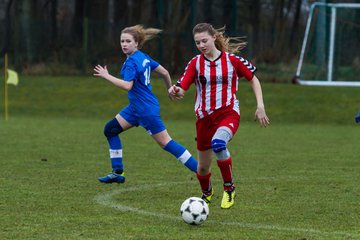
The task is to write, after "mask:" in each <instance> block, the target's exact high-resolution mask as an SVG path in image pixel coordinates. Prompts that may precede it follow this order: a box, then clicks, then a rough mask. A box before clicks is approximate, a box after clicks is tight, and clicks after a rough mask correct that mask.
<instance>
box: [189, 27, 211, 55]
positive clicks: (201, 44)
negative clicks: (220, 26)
mask: <svg viewBox="0 0 360 240" xmlns="http://www.w3.org/2000/svg"><path fill="white" fill-rule="evenodd" d="M215 39H216V38H215V36H211V35H210V34H209V33H208V32H201V33H195V34H194V41H195V44H196V47H197V48H198V49H199V51H200V52H201V53H203V54H205V55H208V54H209V53H211V52H213V51H214V49H215Z"/></svg>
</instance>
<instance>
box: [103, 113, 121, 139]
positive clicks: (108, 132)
mask: <svg viewBox="0 0 360 240" xmlns="http://www.w3.org/2000/svg"><path fill="white" fill-rule="evenodd" d="M122 131H123V129H122V127H121V126H120V124H119V122H118V121H117V119H116V118H113V119H111V120H110V121H109V122H107V123H106V125H105V127H104V135H105V136H106V137H107V138H112V137H115V136H117V135H119V133H121V132H122Z"/></svg>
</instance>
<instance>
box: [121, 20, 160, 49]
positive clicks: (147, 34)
mask: <svg viewBox="0 0 360 240" xmlns="http://www.w3.org/2000/svg"><path fill="white" fill-rule="evenodd" d="M161 32H162V30H161V29H157V28H144V26H142V25H135V26H131V27H126V28H124V29H123V30H122V31H121V33H128V34H130V35H132V36H133V37H134V40H135V42H137V43H138V49H140V48H142V46H143V45H144V43H145V42H147V41H149V40H150V39H153V38H154V37H156V35H157V34H159V33H161Z"/></svg>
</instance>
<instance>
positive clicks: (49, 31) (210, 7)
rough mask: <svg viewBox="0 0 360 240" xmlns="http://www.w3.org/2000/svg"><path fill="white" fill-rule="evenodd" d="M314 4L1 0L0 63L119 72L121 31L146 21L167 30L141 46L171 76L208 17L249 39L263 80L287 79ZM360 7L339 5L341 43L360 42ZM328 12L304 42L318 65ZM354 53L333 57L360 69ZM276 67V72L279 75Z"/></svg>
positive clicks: (23, 69)
mask: <svg viewBox="0 0 360 240" xmlns="http://www.w3.org/2000/svg"><path fill="white" fill-rule="evenodd" d="M313 2H314V1H308V0H238V1H237V0H227V1H223V0H31V1H30V0H0V36H1V37H0V49H1V60H0V63H1V64H2V62H3V55H4V53H5V52H7V53H8V54H9V61H10V63H9V65H10V66H11V67H12V68H14V69H16V70H17V71H18V72H20V73H21V74H31V75H37V74H45V75H82V74H88V73H89V72H91V70H92V67H93V65H95V64H97V63H101V64H107V65H109V67H110V69H111V68H112V69H113V70H116V71H119V67H120V65H121V63H122V62H123V60H124V57H125V56H124V55H123V54H122V52H121V49H120V44H119V36H120V32H121V30H122V29H123V28H124V27H127V26H132V25H135V24H143V25H144V26H146V27H156V28H161V29H163V30H164V31H163V33H162V34H161V35H160V36H159V38H157V39H155V40H152V41H150V42H149V43H147V44H146V45H145V46H144V48H143V50H144V51H145V52H147V53H149V54H150V55H151V56H152V57H153V58H154V59H156V60H157V61H159V62H160V63H161V64H162V65H163V66H165V67H166V68H167V69H168V70H169V71H170V72H171V73H172V74H175V75H176V74H180V73H181V72H182V71H183V69H184V67H185V66H186V64H187V62H188V61H189V60H190V59H191V58H192V57H193V56H194V55H195V54H197V50H196V47H195V45H194V43H193V37H192V33H191V32H192V28H193V26H194V25H195V24H197V23H199V22H209V23H212V24H213V26H214V27H215V28H220V27H223V26H226V29H227V30H226V34H227V35H228V36H244V37H246V41H247V42H248V47H247V48H246V49H245V50H244V51H243V52H242V53H241V55H242V56H243V57H245V58H248V59H249V60H251V61H252V62H254V63H255V65H257V66H258V68H259V69H262V70H263V71H262V74H263V80H264V81H270V82H291V78H292V76H293V75H294V74H295V70H296V64H297V62H298V58H299V52H300V50H301V45H302V41H303V37H304V31H305V26H306V21H307V17H308V15H309V8H310V5H311V4H312V3H313ZM317 2H324V3H325V2H326V3H332V2H337V3H339V2H342V3H347V2H354V1H317ZM359 12H360V11H345V10H344V11H343V12H339V13H338V17H337V22H338V23H337V24H338V25H337V31H339V32H340V33H341V32H343V33H344V34H342V35H343V36H344V38H343V39H344V40H342V41H343V42H342V44H343V45H344V41H346V39H348V42H346V46H352V47H354V46H357V45H359V44H358V43H359V38H360V36H359V35H360V34H359V33H360V31H359V28H360V14H359ZM317 16H319V17H317ZM329 16H330V9H327V10H326V9H324V11H323V13H322V14H318V15H316V14H315V17H314V18H316V19H317V20H318V21H316V22H315V24H320V27H319V26H317V27H314V28H313V29H312V30H311V32H310V37H309V38H310V40H309V42H310V43H311V44H312V45H314V44H315V45H316V44H317V46H315V45H314V46H313V47H312V45H311V44H309V49H311V48H315V47H316V48H317V49H319V46H320V50H316V51H309V52H310V53H309V54H310V55H307V57H308V58H309V59H310V58H312V63H313V64H315V66H319V65H322V64H324V66H326V60H325V59H323V58H324V57H323V56H325V55H324V54H323V51H324V49H326V48H327V46H326V44H324V43H325V42H328V39H327V38H328V37H327V35H328V31H324V29H325V28H326V29H328V27H329V22H330V21H329ZM319 19H320V20H319ZM339 28H340V30H339ZM350 39H351V40H350ZM316 40H317V41H316ZM319 40H320V41H319ZM337 42H339V41H337ZM343 45H342V46H343ZM321 46H322V47H321ZM321 49H322V50H321ZM357 50H359V48H358V47H357V49H356V51H354V49H353V48H350V47H349V48H343V47H342V52H343V57H342V58H339V59H337V61H338V62H344V61H345V60H346V61H347V63H346V64H347V66H350V67H352V68H355V69H360V60H359V53H358V52H359V51H357ZM349 54H350V55H352V56H351V57H349V56H350V55H349ZM354 54H355V56H354ZM2 65H3V64H2ZM325 69H326V67H325ZM274 71H276V72H278V74H277V75H276V76H274V74H273V73H274ZM314 71H315V72H318V71H319V69H314ZM267 73H268V74H267Z"/></svg>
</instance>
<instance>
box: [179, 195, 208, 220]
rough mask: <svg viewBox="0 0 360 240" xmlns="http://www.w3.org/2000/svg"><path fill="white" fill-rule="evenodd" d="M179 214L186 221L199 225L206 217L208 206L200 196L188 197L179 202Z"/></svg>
mask: <svg viewBox="0 0 360 240" xmlns="http://www.w3.org/2000/svg"><path fill="white" fill-rule="evenodd" d="M180 214H181V217H182V219H183V220H184V221H185V222H186V223H188V224H191V225H199V224H201V223H203V222H204V221H205V220H206V219H207V217H208V215H209V207H208V205H207V204H206V203H205V201H204V200H202V199H201V198H198V197H190V198H188V199H186V200H185V201H184V202H183V203H182V204H181V207H180Z"/></svg>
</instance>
